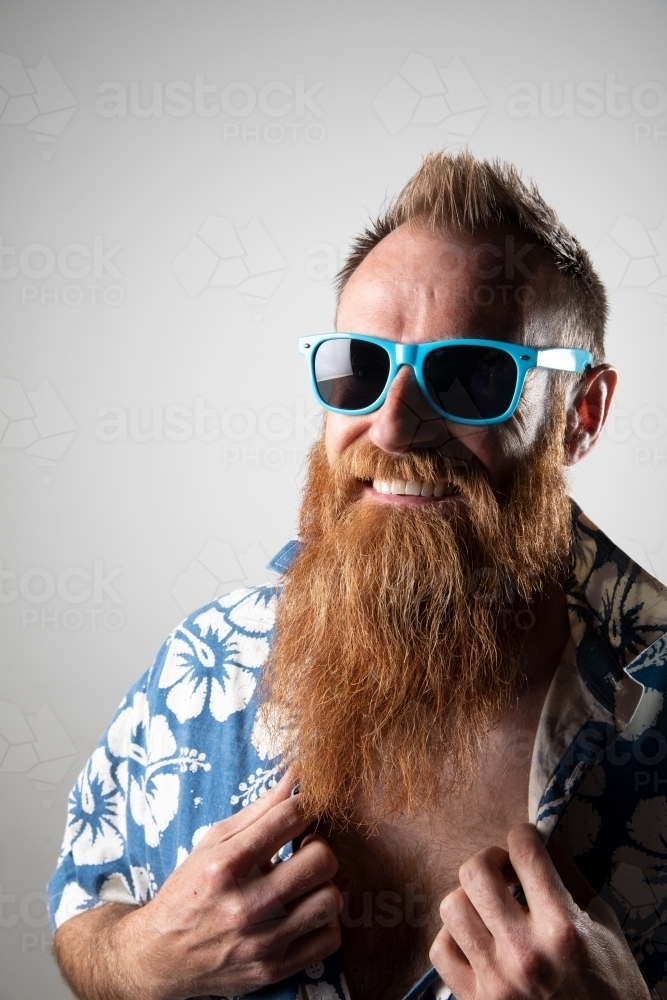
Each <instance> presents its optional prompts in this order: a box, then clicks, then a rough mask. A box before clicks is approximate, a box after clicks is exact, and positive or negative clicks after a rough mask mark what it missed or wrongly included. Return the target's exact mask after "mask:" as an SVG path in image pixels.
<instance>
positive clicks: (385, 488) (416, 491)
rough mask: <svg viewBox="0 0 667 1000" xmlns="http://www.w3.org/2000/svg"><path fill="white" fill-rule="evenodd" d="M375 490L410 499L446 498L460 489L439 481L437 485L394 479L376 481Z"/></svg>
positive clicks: (374, 481) (374, 483)
mask: <svg viewBox="0 0 667 1000" xmlns="http://www.w3.org/2000/svg"><path fill="white" fill-rule="evenodd" d="M373 489H374V490H375V492H376V493H394V494H395V495H396V496H409V497H444V496H448V497H449V496H452V495H453V494H454V493H458V487H456V486H454V485H452V484H451V483H444V482H442V481H439V482H437V483H424V482H418V481H417V480H415V479H410V480H408V481H407V482H406V480H405V479H392V480H391V482H387V481H386V480H384V479H374V480H373Z"/></svg>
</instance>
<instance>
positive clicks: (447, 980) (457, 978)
mask: <svg viewBox="0 0 667 1000" xmlns="http://www.w3.org/2000/svg"><path fill="white" fill-rule="evenodd" d="M429 959H430V960H431V963H432V964H433V967H434V968H435V969H436V971H437V973H438V975H439V976H440V978H441V979H442V981H443V983H444V984H445V986H447V987H449V989H450V990H451V991H452V993H453V994H454V996H456V997H457V998H458V1000H467V998H468V997H474V995H475V985H476V978H477V977H476V976H475V973H474V971H473V968H472V966H471V965H470V962H469V961H468V959H467V958H466V957H465V955H464V954H463V952H462V951H461V949H460V948H459V946H458V944H457V943H456V941H455V940H454V938H453V937H452V935H451V934H450V933H449V931H448V930H447V928H446V927H443V928H442V930H441V931H440V932H439V933H438V935H437V937H436V939H435V941H434V942H433V944H432V945H431V950H430V952H429Z"/></svg>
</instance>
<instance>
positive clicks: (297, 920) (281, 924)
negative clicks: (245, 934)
mask: <svg viewBox="0 0 667 1000" xmlns="http://www.w3.org/2000/svg"><path fill="white" fill-rule="evenodd" d="M342 908H343V898H342V896H341V894H340V892H339V891H338V889H337V887H336V886H335V885H334V884H333V882H328V883H327V884H326V885H323V886H320V888H319V889H316V890H315V891H314V892H311V893H310V895H308V896H305V897H303V898H302V899H300V900H298V902H296V903H294V904H293V905H292V906H291V907H290V909H289V910H288V911H286V912H285V916H283V917H281V918H280V919H277V920H271V921H265V922H264V923H259V924H255V925H254V926H253V927H252V928H251V933H253V934H256V936H257V943H258V948H259V949H260V950H261V951H263V952H264V953H265V954H271V953H278V952H279V953H281V954H282V953H284V952H285V950H286V949H287V948H288V946H289V944H290V943H291V942H292V941H294V940H296V938H300V937H303V936H304V935H305V934H310V932H311V931H314V930H318V929H319V928H321V927H331V928H334V927H336V926H338V925H339V924H340V921H339V919H338V915H339V913H340V911H341V910H342Z"/></svg>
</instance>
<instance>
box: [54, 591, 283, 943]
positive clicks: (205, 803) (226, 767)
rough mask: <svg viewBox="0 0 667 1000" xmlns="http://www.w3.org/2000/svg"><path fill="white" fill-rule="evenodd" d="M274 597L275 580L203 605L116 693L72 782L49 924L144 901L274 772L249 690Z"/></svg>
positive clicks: (271, 780)
mask: <svg viewBox="0 0 667 1000" xmlns="http://www.w3.org/2000/svg"><path fill="white" fill-rule="evenodd" d="M274 607H275V592H274V590H273V589H271V588H255V589H253V590H244V591H236V592H235V593H233V594H228V595H226V596H225V597H223V598H220V599H219V600H217V601H214V602H212V603H211V604H209V605H206V606H205V607H204V608H200V609H199V610H198V611H196V612H194V613H193V614H192V615H190V616H189V617H188V618H187V619H186V620H185V621H184V622H182V623H181V624H180V625H179V626H178V628H176V629H175V630H174V632H172V633H171V635H170V636H169V637H168V638H167V640H166V641H165V643H164V644H163V646H162V648H161V649H160V651H159V653H158V655H157V657H156V659H155V662H154V663H153V665H152V667H151V668H150V670H148V671H147V672H146V673H145V674H144V675H143V677H141V678H140V679H139V681H137V683H136V684H135V685H134V686H133V687H132V688H131V689H130V691H129V692H128V694H127V695H126V697H125V698H124V699H123V701H122V702H121V704H120V706H119V707H118V709H117V711H116V713H115V715H114V716H113V718H112V720H111V723H110V725H109V727H108V729H107V731H106V732H105V734H104V736H103V737H102V739H101V740H100V743H99V744H98V746H97V747H96V749H95V750H94V751H93V754H92V755H91V757H90V759H89V760H88V762H87V764H86V765H85V767H84V768H83V771H82V772H81V774H80V775H79V778H78V780H77V782H76V784H75V786H74V788H73V789H72V792H71V793H70V797H69V802H68V813H67V824H66V829H65V837H64V841H63V845H62V849H61V852H60V857H59V859H58V865H57V868H56V870H55V872H54V874H53V877H52V878H51V880H50V882H49V885H48V898H49V915H50V919H51V923H52V926H53V928H54V929H56V928H58V927H59V926H60V925H61V924H62V923H64V922H65V921H66V920H69V919H70V918H71V917H73V916H76V915H77V914H78V913H82V912H83V911H85V910H88V909H91V908H93V907H96V906H101V905H103V904H105V903H130V904H134V905H141V904H142V903H145V902H147V901H148V900H149V899H151V898H152V897H153V896H154V895H155V893H156V892H157V890H158V889H159V887H160V886H161V885H162V883H163V882H164V880H165V879H166V878H167V877H168V876H169V875H170V874H171V872H172V871H173V870H174V869H175V868H176V867H177V865H178V864H180V863H181V862H182V861H183V860H184V858H185V857H187V855H188V853H189V852H190V851H191V850H192V849H193V847H194V846H196V844H197V843H198V841H199V839H201V837H202V836H203V834H204V833H205V831H206V830H207V829H208V828H209V827H210V826H211V825H212V824H213V823H215V822H217V821H219V820H220V819H224V818H225V817H227V816H229V815H231V814H232V813H233V812H235V811H236V810H238V809H240V808H242V807H243V806H244V805H247V804H248V803H249V802H250V801H252V800H253V799H254V798H256V797H257V795H259V794H262V792H263V791H265V790H266V789H267V788H270V787H271V786H272V785H273V784H275V782H276V781H277V780H278V777H279V771H280V760H279V754H278V751H277V750H276V749H275V748H274V747H272V746H271V745H270V741H268V742H267V736H266V729H265V726H264V725H263V724H262V720H261V717H260V716H261V713H258V712H257V698H256V696H255V691H256V685H257V679H258V675H259V672H260V670H261V668H262V667H263V665H264V662H265V660H266V657H267V655H268V651H269V645H270V634H271V631H272V627H273V616H274ZM256 716H257V717H256Z"/></svg>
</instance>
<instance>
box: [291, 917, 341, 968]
mask: <svg viewBox="0 0 667 1000" xmlns="http://www.w3.org/2000/svg"><path fill="white" fill-rule="evenodd" d="M340 941H341V938H340V924H337V925H336V926H335V927H329V926H326V927H320V928H319V929H318V930H315V931H310V933H308V934H304V935H303V936H302V937H298V938H296V939H295V940H294V941H291V942H290V944H289V945H288V948H287V951H286V953H285V959H284V964H285V968H286V971H285V973H284V975H282V976H281V977H280V978H281V979H283V978H285V977H287V976H291V975H293V974H294V973H295V972H301V970H302V969H305V968H306V966H308V965H311V964H312V963H313V962H321V961H322V959H323V958H328V957H329V955H333V953H334V952H335V951H338V949H339V948H340Z"/></svg>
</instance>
